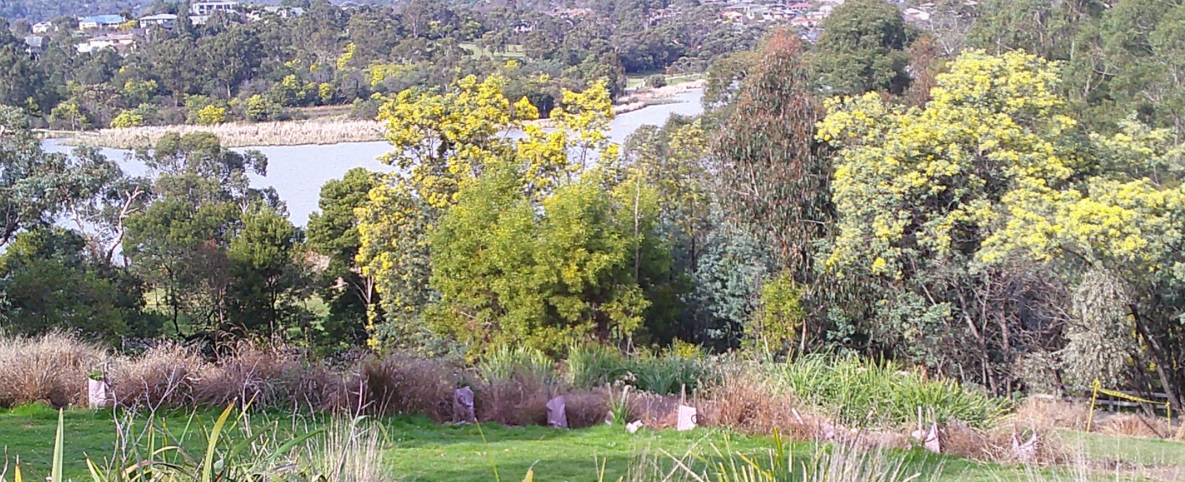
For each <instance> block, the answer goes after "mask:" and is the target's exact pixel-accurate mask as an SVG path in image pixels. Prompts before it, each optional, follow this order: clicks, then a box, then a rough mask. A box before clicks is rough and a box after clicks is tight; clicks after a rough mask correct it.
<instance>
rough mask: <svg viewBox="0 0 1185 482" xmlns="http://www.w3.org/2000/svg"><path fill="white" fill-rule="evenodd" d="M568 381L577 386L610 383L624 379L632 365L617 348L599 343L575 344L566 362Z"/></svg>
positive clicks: (589, 386)
mask: <svg viewBox="0 0 1185 482" xmlns="http://www.w3.org/2000/svg"><path fill="white" fill-rule="evenodd" d="M566 368H567V372H566V373H567V379H568V383H571V384H572V386H574V387H577V388H592V387H599V386H603V385H610V384H612V383H613V382H616V381H618V380H621V379H623V378H624V377H625V376H626V374H628V373H629V371H630V366H629V363H628V361H627V360H626V358H625V355H623V354H622V353H621V351H620V350H618V349H617V348H614V347H611V346H606V345H602V344H599V343H584V344H578V345H573V346H572V347H571V348H569V349H568V360H567V363H566Z"/></svg>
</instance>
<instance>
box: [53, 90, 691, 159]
mask: <svg viewBox="0 0 1185 482" xmlns="http://www.w3.org/2000/svg"><path fill="white" fill-rule="evenodd" d="M704 84H705V82H704V81H703V80H698V81H693V82H685V83H681V84H676V85H669V86H666V87H660V88H657V89H646V90H641V91H636V92H631V93H629V94H627V95H625V96H622V97H621V99H619V100H618V102H617V103H615V104H614V106H613V114H614V115H615V116H617V115H621V114H626V113H629V112H635V111H639V110H642V109H645V108H647V107H653V106H656V105H663V104H669V103H673V102H671V101H670V99H672V98H675V97H678V96H680V95H682V94H685V93H687V92H690V91H693V90H697V89H702V88H703V87H704ZM536 122H540V123H543V124H544V125H546V123H547V119H541V120H539V121H536ZM46 132H47V133H49V132H62V131H46ZM169 132H176V133H178V134H181V135H185V134H189V133H194V132H210V133H213V134H214V135H216V136H218V138H219V139H220V140H221V141H222V145H223V147H227V148H239V147H276V146H305V145H329V144H343V143H353V142H376V141H383V140H385V139H386V138H385V127H384V125H383V123H382V122H379V121H375V120H369V121H367V120H346V119H315V120H295V121H280V122H254V123H241V122H231V123H225V124H217V125H212V126H197V125H187V124H181V125H171V126H145V127H128V128H121V129H101V130H98V131H84V132H79V133H75V135H74V136H73V137H64V138H62V139H63V141H62V143H63V144H64V145H68V146H88V147H95V148H109V149H124V150H135V149H140V148H146V147H151V146H152V145H154V144H155V143H156V141H157V140H158V139H160V138H161V137H162V136H163V135H165V134H166V133H169Z"/></svg>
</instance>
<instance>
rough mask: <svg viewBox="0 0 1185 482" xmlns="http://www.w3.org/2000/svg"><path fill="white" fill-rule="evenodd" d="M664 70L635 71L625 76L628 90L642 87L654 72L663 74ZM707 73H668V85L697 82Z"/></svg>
mask: <svg viewBox="0 0 1185 482" xmlns="http://www.w3.org/2000/svg"><path fill="white" fill-rule="evenodd" d="M661 73H662V72H649V73H634V74H629V75H627V76H625V88H626V90H635V89H637V88H638V87H641V86H642V84H643V83H645V82H646V78H647V77H650V76H651V75H654V74H661ZM706 77H707V76H706V75H705V74H687V75H668V76H667V85H679V84H683V83H687V82H695V81H697V80H700V79H703V78H706Z"/></svg>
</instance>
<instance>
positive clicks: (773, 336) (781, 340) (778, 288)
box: [745, 272, 806, 351]
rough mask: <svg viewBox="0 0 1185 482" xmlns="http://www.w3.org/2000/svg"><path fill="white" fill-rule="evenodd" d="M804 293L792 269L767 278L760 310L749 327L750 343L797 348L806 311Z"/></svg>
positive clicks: (768, 347) (759, 345) (771, 348)
mask: <svg viewBox="0 0 1185 482" xmlns="http://www.w3.org/2000/svg"><path fill="white" fill-rule="evenodd" d="M801 297H802V292H801V290H799V289H798V287H797V286H795V284H794V279H793V278H792V277H791V275H790V273H788V272H782V273H781V274H779V275H778V276H775V277H773V278H770V279H768V280H766V281H765V285H764V286H762V287H761V310H760V313H759V314H758V315H757V316H756V319H755V320H753V322H751V323H750V324H749V325H748V326H746V327H745V335H746V337H748V338H749V340H750V343H752V344H753V346H755V347H761V348H764V349H766V350H772V351H783V350H785V349H787V348H793V345H794V341H795V339H796V335H797V333H798V332H799V331H800V330H799V325H800V324H801V323H802V321H803V318H804V317H805V315H806V313H805V312H804V311H803V309H802V302H801Z"/></svg>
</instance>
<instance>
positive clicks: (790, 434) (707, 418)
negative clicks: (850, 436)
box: [699, 369, 834, 440]
mask: <svg viewBox="0 0 1185 482" xmlns="http://www.w3.org/2000/svg"><path fill="white" fill-rule="evenodd" d="M700 405H701V406H700V407H699V412H700V413H699V419H700V423H702V424H704V425H710V426H717V427H730V428H733V429H736V430H741V431H744V432H749V433H759V434H765V433H770V432H772V431H773V430H774V429H777V430H778V432H780V433H781V434H782V436H783V437H786V438H787V439H791V440H815V439H828V438H833V435H829V434H828V433H825V432H828V431H831V432H834V428H831V427H830V425H829V424H827V423H826V422H825V421H823V420H822V419H819V418H816V417H813V416H811V415H810V414H809V413H806V412H805V411H803V410H802V409H801V407H799V406H798V404H797V403H795V401H794V400H793V399H792V398H791V397H790V396H789V395H786V394H784V393H779V392H778V391H776V390H774V387H773V386H772V385H771V384H770V383H769V382H768V381H766V380H765V379H763V378H762V377H761V376H760V375H758V374H756V373H755V372H754V371H751V370H741V369H737V370H735V372H734V373H731V374H728V375H726V376H724V377H722V378H721V381H720V382H719V383H717V384H716V385H714V386H711V387H708V388H707V390H706V391H705V393H704V396H703V399H702V401H701V402H700Z"/></svg>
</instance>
